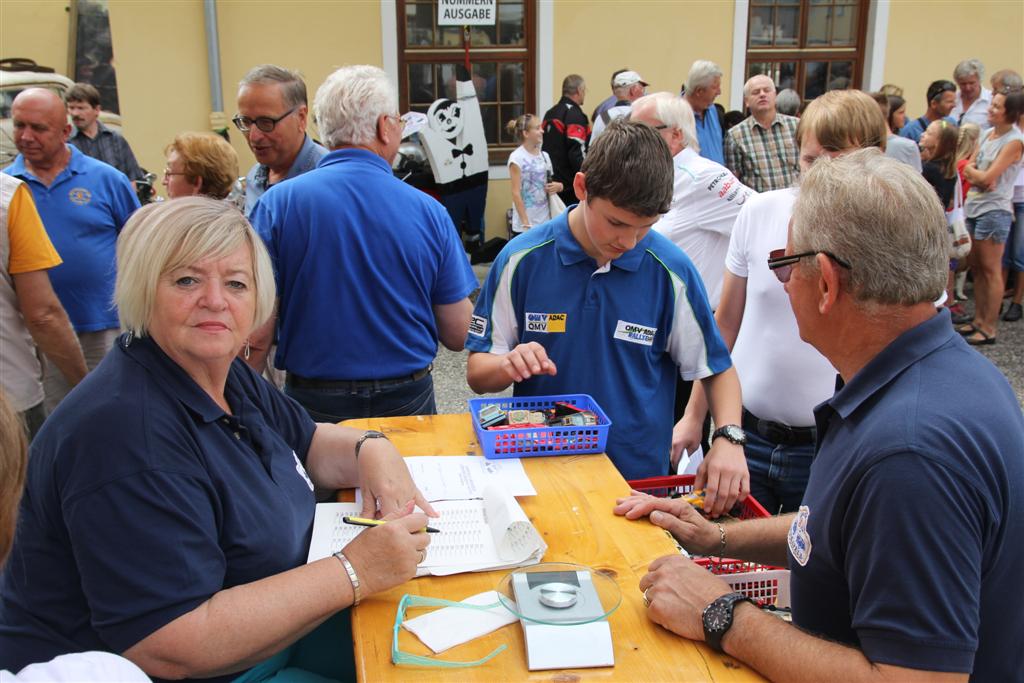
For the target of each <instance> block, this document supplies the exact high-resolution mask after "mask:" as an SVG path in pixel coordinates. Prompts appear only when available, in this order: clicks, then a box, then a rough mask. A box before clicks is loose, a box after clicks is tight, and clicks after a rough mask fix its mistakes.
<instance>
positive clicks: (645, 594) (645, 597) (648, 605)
mask: <svg viewBox="0 0 1024 683" xmlns="http://www.w3.org/2000/svg"><path fill="white" fill-rule="evenodd" d="M651 588H653V586H648V587H647V588H646V589H644V607H650V606H651V599H650V598H648V597H647V591H649V590H651Z"/></svg>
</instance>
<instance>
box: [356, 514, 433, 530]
mask: <svg viewBox="0 0 1024 683" xmlns="http://www.w3.org/2000/svg"><path fill="white" fill-rule="evenodd" d="M341 519H342V521H343V522H345V524H355V525H357V526H380V525H381V524H387V520H384V519H367V518H366V517H352V516H349V515H345V516H344V517H342V518H341ZM423 531H426V532H427V533H428V534H439V533H441V530H440V529H435V528H434V527H430V526H428V527H423Z"/></svg>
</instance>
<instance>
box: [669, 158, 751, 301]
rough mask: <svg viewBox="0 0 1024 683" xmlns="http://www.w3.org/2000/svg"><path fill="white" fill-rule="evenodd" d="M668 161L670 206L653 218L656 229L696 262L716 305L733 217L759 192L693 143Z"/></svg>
mask: <svg viewBox="0 0 1024 683" xmlns="http://www.w3.org/2000/svg"><path fill="white" fill-rule="evenodd" d="M672 166H673V168H674V170H675V187H674V188H673V190H672V207H671V208H670V209H669V211H668V213H666V214H665V215H664V216H662V217H661V218H660V219H659V220H658V222H657V223H655V224H654V230H656V231H658V232H660V233H661V234H662V235H664V236H665V237H667V238H669V239H670V240H672V241H673V242H674V243H675V244H676V246H677V247H679V248H680V249H682V250H683V251H685V252H686V255H687V256H689V257H690V260H691V261H693V264H694V265H695V266H697V272H699V273H700V277H701V279H702V280H704V288H705V289H706V290H707V291H708V302H709V303H710V304H711V308H712V310H714V309H716V308H718V299H719V297H721V295H722V277H723V276H724V273H725V255H726V252H727V251H728V250H729V237H730V235H732V228H733V223H734V222H735V221H736V216H737V215H738V214H739V212H740V209H741V208H743V205H744V204H746V202H747V200H748V199H750V198H751V197H752V196H754V195H756V194H757V193H756V192H755V191H754V190H752V189H750V188H749V187H747V186H746V185H744V184H743V183H741V182H740V181H739V180H738V179H737V178H736V176H734V175H733V174H732V171H730V170H729V169H727V168H726V167H725V166H722V165H721V164H719V163H716V162H714V161H712V160H711V159H705V158H704V157H702V156H700V155H699V154H698V153H697V152H695V151H693V150H692V149H684V150H683V151H681V152H680V153H679V154H677V155H675V157H674V158H673V159H672Z"/></svg>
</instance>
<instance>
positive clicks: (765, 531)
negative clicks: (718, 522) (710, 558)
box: [716, 513, 793, 567]
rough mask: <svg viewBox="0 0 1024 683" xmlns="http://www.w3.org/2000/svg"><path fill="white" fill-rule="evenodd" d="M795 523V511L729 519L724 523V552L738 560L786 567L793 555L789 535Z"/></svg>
mask: <svg viewBox="0 0 1024 683" xmlns="http://www.w3.org/2000/svg"><path fill="white" fill-rule="evenodd" d="M792 523H793V513H790V514H786V515H778V516H777V517H765V518H761V519H745V520H743V521H742V522H731V523H730V522H726V523H725V524H723V526H722V529H723V530H724V531H725V550H724V552H723V554H724V555H725V556H726V557H732V558H735V559H737V560H746V561H747V562H760V563H761V564H768V565H772V566H775V567H785V566H786V563H787V561H788V559H789V558H788V554H789V553H788V551H787V548H788V546H787V541H786V537H787V535H788V534H789V527H790V525H791V524H792ZM716 554H717V553H716Z"/></svg>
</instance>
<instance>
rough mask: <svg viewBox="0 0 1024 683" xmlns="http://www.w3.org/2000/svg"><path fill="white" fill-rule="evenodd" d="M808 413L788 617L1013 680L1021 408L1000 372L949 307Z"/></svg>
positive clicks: (894, 659)
mask: <svg viewBox="0 0 1024 683" xmlns="http://www.w3.org/2000/svg"><path fill="white" fill-rule="evenodd" d="M954 403H955V406H954V405H953V404H954ZM815 417H816V421H817V427H818V438H819V442H818V443H819V447H818V453H817V455H816V457H815V459H814V464H813V465H812V466H811V476H810V481H808V483H807V492H806V494H805V495H804V500H803V505H802V506H801V508H800V511H799V512H798V513H797V517H796V519H795V520H794V524H793V527H792V528H791V530H790V534H789V548H790V558H789V566H790V569H792V601H793V622H794V623H795V624H796V625H798V626H800V627H801V628H804V629H806V630H808V631H811V632H814V633H817V634H819V635H821V636H824V637H826V638H829V639H832V640H837V641H840V642H843V643H848V644H850V645H854V646H857V647H860V648H861V649H862V650H863V651H864V654H865V656H867V658H868V659H870V660H871V661H872V662H878V663H884V664H893V665H897V666H904V667H909V668H915V669H925V670H935V671H954V672H971V673H972V675H971V680H974V681H1010V680H1020V676H1021V672H1022V671H1024V648H1022V647H1021V642H1022V641H1021V638H1022V637H1024V609H1021V601H1020V590H1021V580H1022V578H1024V544H1022V543H1021V539H1024V418H1022V416H1021V409H1020V405H1019V404H1018V402H1017V398H1016V396H1015V395H1014V393H1013V391H1012V389H1011V388H1010V385H1009V384H1008V383H1007V381H1006V378H1005V377H1004V376H1003V375H1002V374H1001V373H1000V372H999V370H997V369H996V368H995V367H994V366H993V365H992V364H991V363H990V362H989V361H988V360H987V359H986V358H985V357H984V356H982V355H980V354H978V353H977V352H976V351H974V350H973V349H971V348H970V347H969V346H968V345H967V344H966V343H965V342H964V341H963V339H962V338H961V337H960V336H959V335H957V334H956V333H955V332H954V331H953V329H952V327H951V325H950V323H949V314H948V313H947V312H945V311H943V312H942V313H940V314H938V315H935V316H934V317H933V318H931V319H930V320H928V321H927V322H924V323H922V324H920V325H918V326H917V327H915V328H913V329H911V330H909V331H907V332H906V333H904V334H903V335H902V336H900V337H899V338H898V339H896V340H895V341H893V342H892V343H891V344H890V345H889V346H888V347H887V348H885V349H884V350H883V351H882V352H881V353H879V354H878V355H877V356H875V358H874V359H872V360H871V361H870V362H869V363H868V364H867V365H866V366H865V367H864V368H863V369H862V370H861V371H860V372H858V373H857V374H856V375H855V376H854V377H853V378H852V379H851V380H850V382H849V383H848V384H846V386H844V387H843V388H842V389H840V390H839V391H838V392H837V393H836V395H835V396H834V397H833V398H832V399H831V400H830V401H828V402H826V403H823V404H822V405H820V406H819V407H818V408H817V410H816V411H815Z"/></svg>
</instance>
